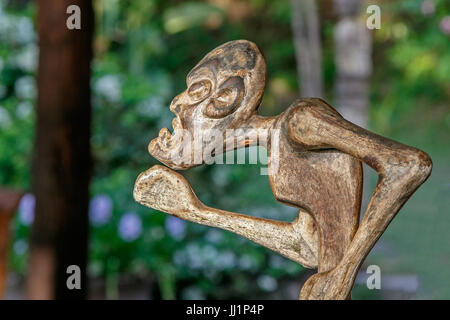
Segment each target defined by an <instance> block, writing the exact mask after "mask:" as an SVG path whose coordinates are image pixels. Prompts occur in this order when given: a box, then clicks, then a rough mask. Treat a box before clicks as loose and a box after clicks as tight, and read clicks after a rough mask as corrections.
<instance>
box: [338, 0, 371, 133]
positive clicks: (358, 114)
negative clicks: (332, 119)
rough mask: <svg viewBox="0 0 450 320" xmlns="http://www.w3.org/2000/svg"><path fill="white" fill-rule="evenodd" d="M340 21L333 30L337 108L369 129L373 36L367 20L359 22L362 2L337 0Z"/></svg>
mask: <svg viewBox="0 0 450 320" xmlns="http://www.w3.org/2000/svg"><path fill="white" fill-rule="evenodd" d="M334 8H335V10H336V13H337V14H338V17H339V20H338V22H337V23H336V26H335V29H334V44H335V63H336V69H337V79H336V83H335V105H336V107H337V109H338V110H339V112H340V113H341V114H342V116H343V117H344V118H346V119H347V120H349V121H351V122H353V123H355V124H357V125H359V126H361V127H363V128H367V126H368V118H369V116H368V113H369V110H368V109H369V86H370V75H371V73H372V64H371V52H372V37H371V34H370V31H369V30H368V29H367V27H366V23H365V20H361V19H358V15H359V14H360V8H361V0H334Z"/></svg>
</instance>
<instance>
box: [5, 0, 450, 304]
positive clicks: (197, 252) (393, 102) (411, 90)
mask: <svg viewBox="0 0 450 320" xmlns="http://www.w3.org/2000/svg"><path fill="white" fill-rule="evenodd" d="M236 2H239V3H240V4H239V5H240V6H239V7H233V6H227V5H223V6H220V7H219V6H218V4H224V3H225V4H226V3H231V4H236ZM5 4H8V6H7V7H6V6H5ZM94 4H95V13H96V34H95V42H94V48H95V59H94V61H93V76H92V89H93V99H92V101H93V115H94V118H93V134H92V140H91V142H92V150H93V156H94V161H95V166H94V173H93V178H92V187H91V192H92V196H96V195H106V196H107V197H109V199H111V200H112V204H113V207H112V209H111V215H110V216H109V215H107V219H106V220H105V221H104V222H102V223H97V224H96V223H93V225H92V228H91V241H90V263H89V272H90V274H91V276H92V277H94V278H105V279H106V282H107V285H106V287H107V295H108V297H111V298H114V297H116V295H117V278H118V277H119V275H121V274H131V275H134V276H136V277H139V278H141V279H145V278H148V277H149V276H150V275H156V277H155V278H156V279H157V281H158V288H159V290H157V293H156V296H158V295H159V296H160V297H162V298H168V299H170V298H245V297H264V295H266V294H267V293H270V292H272V291H275V290H276V289H277V287H278V286H279V284H280V283H281V280H282V279H283V278H289V277H298V275H299V273H300V272H302V270H303V269H302V268H301V267H300V266H298V265H297V264H295V263H293V262H290V261H288V260H287V259H284V258H282V257H279V256H277V255H275V254H273V253H271V252H269V251H268V250H266V249H263V248H261V247H259V246H257V245H254V244H253V243H251V242H249V241H247V240H245V239H242V238H240V237H238V236H235V235H233V234H230V233H228V232H224V231H220V230H214V229H211V228H207V227H203V226H199V225H194V224H190V223H189V224H184V223H183V222H179V221H175V222H173V221H167V219H168V217H167V216H166V215H164V214H162V213H159V212H155V211H153V210H150V209H148V208H144V207H141V206H139V205H137V204H136V203H135V202H134V201H133V198H132V189H133V185H134V181H135V178H136V177H137V175H138V173H139V172H141V171H143V170H145V169H147V168H149V167H150V166H152V165H153V164H155V163H156V161H155V160H154V159H153V158H151V157H150V156H149V155H148V153H147V144H148V142H149V141H150V140H151V139H152V138H153V137H155V136H156V135H157V132H158V130H159V129H160V128H161V127H170V123H171V119H172V114H171V113H170V111H169V109H168V107H167V106H168V105H169V103H170V101H171V99H172V97H174V96H175V95H176V94H177V93H178V92H180V91H182V90H184V89H185V76H186V74H187V73H188V71H189V70H190V69H191V68H192V67H193V66H194V65H195V64H196V63H197V62H198V61H199V60H200V59H201V58H202V57H203V55H204V54H206V53H207V52H209V51H210V50H211V49H213V48H214V47H216V46H218V45H220V44H222V43H223V42H226V41H229V40H234V39H249V40H252V41H253V42H255V43H257V44H258V45H259V46H260V48H261V49H262V51H263V52H264V54H265V56H266V60H267V72H268V77H267V78H268V83H267V89H266V93H265V97H264V101H263V106H262V109H261V113H262V114H266V115H271V114H277V113H279V112H281V111H283V110H284V109H285V108H286V107H287V106H288V105H289V103H290V102H292V101H293V100H294V99H295V98H296V97H297V87H298V84H297V77H296V67H295V56H294V46H293V42H292V35H291V29H290V7H289V2H288V1H269V0H251V1H247V2H243V1H230V2H226V1H224V2H221V1H208V2H200V1H187V2H186V1H174V0H171V1H162V0H134V1H129V0H103V1H95V2H94ZM325 4H326V3H325V2H324V3H322V6H324V5H325ZM434 4H435V10H434V11H433V13H431V14H424V13H423V12H422V9H421V8H422V7H421V5H422V1H413V0H408V1H401V2H382V4H381V8H382V15H383V16H382V28H381V29H380V30H375V31H374V41H375V43H374V54H373V69H374V75H373V80H372V90H371V126H372V129H373V130H374V131H376V132H378V133H380V134H385V135H388V136H392V137H394V136H395V137H399V138H401V139H403V140H401V141H402V142H405V143H408V142H410V143H411V144H413V145H415V146H417V147H422V148H423V149H424V150H426V151H427V150H428V149H429V148H431V149H432V150H437V152H441V153H442V154H444V155H447V156H448V150H442V148H440V143H442V142H439V141H443V140H442V139H444V140H445V139H446V140H447V141H449V140H450V137H449V132H450V130H448V129H449V126H450V115H449V105H448V101H449V95H450V41H449V35H448V34H446V33H445V32H444V30H443V29H442V26H441V25H440V24H441V21H442V19H443V18H444V17H445V16H446V15H448V14H449V7H448V2H447V3H446V2H445V1H444V0H440V1H434ZM35 9H36V8H35V5H34V3H33V2H27V1H22V5H12V4H11V3H10V2H5V1H0V130H1V131H0V132H1V133H0V184H1V185H7V186H11V187H17V188H22V189H29V188H30V183H31V182H30V171H31V169H30V163H31V157H32V147H33V145H32V144H33V129H34V128H33V125H34V113H33V105H34V103H35V101H36V100H35V98H36V85H35V83H34V79H35V75H36V63H37V60H36V57H37V47H36V45H37V44H36V34H35V31H34V28H33V17H34V13H35ZM325 9H326V8H322V10H323V11H325ZM333 23H334V21H333V20H332V19H330V18H329V17H327V18H326V19H325V20H324V21H322V30H323V32H322V33H323V46H324V50H323V51H324V61H323V65H324V76H325V85H326V94H327V96H328V98H329V100H330V101H332V87H333V80H334V60H333V59H334V57H333V42H332V31H333ZM418 115H420V116H418ZM416 129H417V130H416ZM411 131H414V132H411ZM433 143H434V145H433ZM444 149H445V148H444ZM446 152H447V153H446ZM183 174H185V176H186V177H187V178H188V180H189V181H190V182H191V184H192V185H193V187H194V189H195V190H196V192H197V194H198V195H199V198H200V199H201V200H202V201H204V202H205V203H207V204H208V205H211V206H215V207H219V208H223V209H227V210H232V211H237V212H242V213H247V214H252V215H257V216H262V217H269V218H275V219H281V220H290V219H292V218H294V217H295V216H296V211H295V210H293V209H292V208H286V207H282V206H281V205H280V204H278V203H276V201H275V200H274V197H273V195H272V193H271V191H270V187H269V183H268V181H267V177H266V176H261V175H260V174H259V166H257V165H240V166H231V165H217V166H202V167H198V168H195V169H192V170H189V171H188V172H185V173H183ZM93 210H94V209H93ZM94 211H95V210H94ZM130 212H134V213H137V214H138V216H139V217H140V220H141V230H140V229H139V228H138V226H136V225H133V224H132V223H131V222H130V223H131V224H132V225H131V226H129V228H128V229H127V230H128V231H126V232H132V231H133V230H134V232H135V233H136V237H137V238H136V239H135V240H129V239H128V240H127V238H126V237H125V238H124V236H123V234H121V231H120V230H121V229H120V228H121V227H120V226H121V225H122V223H124V222H123V217H124V214H125V213H130ZM91 214H92V212H91ZM94 222H95V221H94ZM133 226H134V227H135V229H133ZM130 228H131V229H130ZM130 230H131V231H130ZM140 231H141V232H140ZM27 236H28V226H27V225H26V224H24V223H23V221H21V219H20V216H19V218H18V219H17V221H16V223H15V240H14V244H13V249H14V250H12V255H11V266H12V268H13V269H14V270H15V271H17V272H19V273H25V272H26V239H27Z"/></svg>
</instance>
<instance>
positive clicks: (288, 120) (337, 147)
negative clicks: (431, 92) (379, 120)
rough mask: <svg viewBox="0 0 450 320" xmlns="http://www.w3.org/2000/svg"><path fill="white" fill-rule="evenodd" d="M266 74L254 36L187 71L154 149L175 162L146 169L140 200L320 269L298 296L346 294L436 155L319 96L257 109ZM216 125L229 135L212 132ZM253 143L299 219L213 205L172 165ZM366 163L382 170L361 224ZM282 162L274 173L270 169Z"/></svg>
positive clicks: (184, 165) (137, 193) (279, 195)
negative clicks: (360, 121) (270, 112)
mask: <svg viewBox="0 0 450 320" xmlns="http://www.w3.org/2000/svg"><path fill="white" fill-rule="evenodd" d="M265 81H266V64H265V59H264V56H263V55H262V53H261V51H260V50H259V48H258V47H257V46H256V45H255V44H254V43H252V42H249V41H246V40H238V41H231V42H227V43H225V44H223V45H221V46H219V47H218V48H216V49H214V50H213V51H212V52H210V53H209V54H207V55H206V56H205V57H204V58H203V59H202V60H201V61H200V62H199V63H198V64H197V65H196V66H195V67H194V68H193V69H192V70H191V71H190V72H189V74H188V76H187V90H185V91H184V92H182V93H180V94H179V95H178V96H176V97H175V98H174V99H173V101H172V103H171V105H170V110H171V111H172V112H173V113H174V114H175V116H176V117H175V119H174V120H173V122H172V126H173V129H174V133H173V134H171V133H170V131H169V130H168V129H167V128H164V129H162V130H161V131H160V133H159V136H158V137H157V138H155V139H153V140H152V141H151V142H150V144H149V147H148V149H149V152H150V154H151V155H152V156H154V157H155V158H156V159H158V160H159V161H161V162H162V163H164V164H165V165H166V166H167V167H169V168H170V169H169V168H167V167H164V166H161V165H155V166H153V167H152V168H150V169H148V170H147V171H145V172H142V173H141V174H140V175H139V177H138V178H137V181H136V184H135V187H134V198H135V200H136V201H137V202H139V203H140V204H143V205H145V206H148V207H151V208H154V209H156V210H159V211H163V212H166V213H168V214H171V215H174V216H176V217H179V218H182V219H185V220H188V221H192V222H196V223H200V224H203V225H208V226H212V227H219V228H222V229H225V230H228V231H232V232H234V233H237V234H239V235H241V236H244V237H246V238H248V239H250V240H252V241H254V242H256V243H259V244H261V245H263V246H265V247H267V248H269V249H272V250H273V251H275V252H278V253H279V254H281V255H283V256H285V257H287V258H289V259H291V260H294V261H296V262H298V263H300V264H301V265H303V266H305V267H308V268H318V273H317V274H314V275H313V276H311V277H310V278H309V279H308V280H307V282H306V283H305V285H304V286H303V288H302V290H301V292H300V299H347V298H349V297H350V296H351V289H352V287H353V283H354V280H355V277H356V275H357V272H358V270H359V268H360V266H361V264H362V263H363V261H364V259H365V257H366V256H367V254H368V253H369V251H370V250H371V248H372V247H373V246H374V245H375V243H376V242H377V240H378V238H379V237H380V236H381V235H382V234H383V232H384V230H385V229H386V228H387V226H388V225H389V223H390V221H391V220H392V219H393V218H394V217H395V215H396V214H397V212H398V211H399V210H400V208H401V207H402V206H403V205H404V204H405V202H406V201H407V200H408V198H409V197H410V196H411V195H412V194H413V192H414V191H415V190H416V189H417V188H418V187H419V186H420V185H421V184H422V183H423V182H424V181H425V180H426V179H427V178H428V176H429V175H430V173H431V168H432V162H431V159H430V157H429V156H428V155H427V154H426V153H425V152H423V151H421V150H419V149H416V148H413V147H409V146H406V145H403V144H401V143H399V142H396V141H392V140H390V139H387V138H384V137H381V136H379V135H376V134H374V133H372V132H370V131H367V130H365V129H363V128H361V127H358V126H357V125H354V124H353V123H351V122H348V121H346V120H345V119H344V118H342V116H341V115H340V114H339V113H338V112H336V110H334V109H333V108H332V107H331V106H330V105H328V104H327V103H326V102H325V101H323V100H320V99H314V98H311V99H300V100H297V101H295V102H294V103H292V104H291V106H289V108H287V109H286V110H285V111H284V112H283V113H281V114H280V115H279V116H276V117H262V116H259V115H258V114H257V109H258V107H259V105H260V103H261V100H262V97H263V92H264V86H265ZM230 130H235V131H236V130H237V131H238V132H240V134H239V135H234V136H232V137H230V135H228V134H226V132H229V131H230ZM255 130H259V131H265V132H268V133H269V134H268V136H269V137H270V138H268V139H266V140H264V139H256V138H252V137H254V135H252V134H251V132H252V131H255ZM213 131H214V132H216V133H217V132H220V133H221V135H222V136H223V137H221V139H212V138H210V134H211V132H213ZM274 132H275V133H276V134H275V135H274V134H273V133H274ZM186 133H187V135H186ZM182 135H184V136H189V137H193V139H182V138H181V136H182ZM205 136H207V138H205ZM216 136H217V134H216ZM198 137H203V139H196V138H198ZM233 137H234V138H233ZM273 137H276V139H275V140H276V142H275V141H274V138H273ZM185 140H187V142H186V141H185ZM192 141H194V143H192ZM218 141H219V142H218ZM274 143H276V151H277V152H273V150H274V148H273V144H274ZM252 145H263V146H264V147H266V148H267V149H268V150H269V162H268V166H269V181H270V186H271V189H272V192H273V194H274V196H275V198H276V199H277V200H278V201H280V202H282V203H285V204H287V205H290V206H294V207H296V208H298V209H299V213H298V218H297V219H295V220H294V221H292V222H290V223H287V222H280V221H275V220H270V219H262V218H257V217H251V216H248V215H244V214H239V213H234V212H228V211H224V210H220V209H216V208H211V207H208V206H206V205H205V204H203V203H202V202H200V200H199V199H198V198H197V197H196V195H195V193H194V191H193V190H192V188H191V186H190V185H189V183H188V182H187V181H186V179H185V178H184V177H183V176H182V175H181V174H179V173H177V172H175V171H173V170H171V169H174V170H185V169H188V168H191V167H194V166H197V165H200V164H203V163H205V162H206V156H205V154H207V155H209V154H211V155H212V156H217V155H218V154H220V153H221V152H226V151H230V150H234V149H236V148H242V147H247V146H252ZM198 149H201V150H213V151H212V152H210V153H200V158H199V156H198ZM196 152H197V153H196ZM193 159H194V160H193ZM361 162H365V163H366V164H367V165H369V166H370V167H372V168H373V169H374V170H376V172H377V173H378V177H379V179H378V183H377V185H376V188H375V190H374V192H373V194H372V198H371V200H370V202H369V204H368V207H367V209H366V211H365V213H364V218H363V219H362V221H361V223H359V214H360V208H361V189H362V169H361ZM275 164H276V170H271V169H273V167H274V165H275Z"/></svg>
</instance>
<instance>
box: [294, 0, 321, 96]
mask: <svg viewBox="0 0 450 320" xmlns="http://www.w3.org/2000/svg"><path fill="white" fill-rule="evenodd" d="M291 8H292V19H291V21H292V33H293V35H294V44H295V57H296V60H297V73H298V78H299V85H300V94H301V96H302V97H314V98H322V96H323V80H322V44H321V41H320V31H319V30H320V26H319V16H318V12H317V5H316V1H315V0H291Z"/></svg>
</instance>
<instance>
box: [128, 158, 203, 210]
mask: <svg viewBox="0 0 450 320" xmlns="http://www.w3.org/2000/svg"><path fill="white" fill-rule="evenodd" d="M133 196H134V199H135V200H136V201H137V202H138V203H140V204H142V205H145V206H147V207H150V208H153V209H156V210H159V211H163V212H166V213H169V214H180V213H185V212H189V211H192V210H195V209H197V208H198V207H200V206H201V205H202V203H201V202H200V200H198V198H197V196H196V195H195V193H194V191H193V190H192V188H191V186H190V185H189V183H188V182H187V181H186V179H185V178H184V177H183V176H182V175H181V174H179V173H177V172H175V171H173V170H171V169H169V168H166V167H164V166H160V165H155V166H153V167H151V168H150V169H148V170H146V171H144V172H142V173H141V174H140V175H139V177H138V178H137V180H136V183H135V185H134V191H133Z"/></svg>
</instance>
